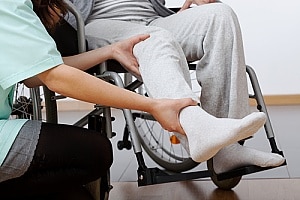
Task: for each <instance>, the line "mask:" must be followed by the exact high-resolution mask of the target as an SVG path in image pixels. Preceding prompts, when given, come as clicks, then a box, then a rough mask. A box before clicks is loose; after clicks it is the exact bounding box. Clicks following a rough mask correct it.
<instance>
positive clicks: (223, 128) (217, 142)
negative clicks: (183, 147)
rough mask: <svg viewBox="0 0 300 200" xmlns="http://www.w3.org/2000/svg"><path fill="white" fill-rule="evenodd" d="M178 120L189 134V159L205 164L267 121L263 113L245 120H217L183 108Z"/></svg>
mask: <svg viewBox="0 0 300 200" xmlns="http://www.w3.org/2000/svg"><path fill="white" fill-rule="evenodd" d="M179 118H180V123H181V126H182V127H183V130H184V131H185V133H186V135H187V139H188V143H189V150H190V156H191V158H192V159H193V160H194V161H196V162H203V161H206V160H208V159H210V158H211V157H213V156H214V155H215V154H216V153H217V152H218V151H219V150H220V149H222V148H223V147H225V146H228V145H230V144H233V143H236V142H238V141H240V140H242V139H244V138H247V137H250V136H252V135H253V134H254V133H256V132H257V131H258V130H259V129H260V128H261V127H262V126H263V124H264V123H265V121H266V116H265V114H264V113H262V112H255V113H252V114H250V115H248V116H246V117H244V118H243V119H229V118H216V117H214V116H212V115H209V114H208V113H206V112H205V111H204V110H203V109H202V108H201V107H198V106H189V107H187V108H184V109H183V110H182V111H181V113H180V116H179Z"/></svg>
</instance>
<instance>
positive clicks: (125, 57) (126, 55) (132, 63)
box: [111, 34, 150, 77]
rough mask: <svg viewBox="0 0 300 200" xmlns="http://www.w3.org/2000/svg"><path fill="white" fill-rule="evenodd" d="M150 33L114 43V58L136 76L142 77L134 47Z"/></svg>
mask: <svg viewBox="0 0 300 200" xmlns="http://www.w3.org/2000/svg"><path fill="white" fill-rule="evenodd" d="M149 37H150V35H148V34H142V35H137V36H133V37H131V38H129V39H126V40H123V41H120V42H116V43H114V44H112V45H111V46H112V52H113V59H115V60H117V61H118V62H119V63H120V64H121V65H122V66H123V67H124V68H125V69H126V70H127V71H129V72H130V73H132V74H133V75H134V76H136V77H140V76H141V74H140V71H139V64H138V61H137V59H136V57H135V56H134V55H133V47H134V45H136V44H137V43H139V42H141V41H144V40H146V39H147V38H149Z"/></svg>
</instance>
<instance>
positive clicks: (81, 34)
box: [65, 0, 87, 53]
mask: <svg viewBox="0 0 300 200" xmlns="http://www.w3.org/2000/svg"><path fill="white" fill-rule="evenodd" d="M65 3H66V4H67V8H68V10H69V11H70V12H71V13H72V14H73V15H74V17H75V19H76V23H77V37H78V51H79V53H82V52H85V51H86V50H87V48H86V39H85V31H84V20H83V17H82V16H81V13H80V12H79V11H77V9H76V7H75V6H74V5H73V4H72V3H71V2H70V1H69V0H65Z"/></svg>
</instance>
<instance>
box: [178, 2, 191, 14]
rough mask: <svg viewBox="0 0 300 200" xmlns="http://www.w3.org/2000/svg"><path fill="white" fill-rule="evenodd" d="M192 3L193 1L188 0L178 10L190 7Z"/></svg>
mask: <svg viewBox="0 0 300 200" xmlns="http://www.w3.org/2000/svg"><path fill="white" fill-rule="evenodd" d="M191 5H192V1H189V0H186V1H185V2H184V4H183V5H182V7H181V9H180V10H179V11H178V12H181V11H183V10H186V9H188V8H189V7H190V6H191Z"/></svg>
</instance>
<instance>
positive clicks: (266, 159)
mask: <svg viewBox="0 0 300 200" xmlns="http://www.w3.org/2000/svg"><path fill="white" fill-rule="evenodd" d="M284 161H285V159H284V158H283V157H282V156H281V155H279V154H275V153H267V152H263V151H258V150H256V149H251V148H249V147H245V146H242V145H240V144H238V143H235V144H232V145H229V146H227V147H224V148H223V149H221V150H220V151H219V152H218V153H217V154H216V155H215V156H214V158H213V163H214V170H215V172H216V173H217V174H219V173H223V172H227V171H230V170H232V169H235V168H238V167H243V166H248V165H256V166H259V167H276V166H279V165H281V164H283V163H284Z"/></svg>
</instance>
